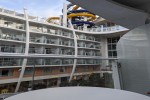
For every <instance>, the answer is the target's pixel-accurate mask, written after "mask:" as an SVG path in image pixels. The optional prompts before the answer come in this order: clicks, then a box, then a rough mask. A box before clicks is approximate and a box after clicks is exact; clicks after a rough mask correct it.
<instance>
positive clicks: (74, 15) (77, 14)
mask: <svg viewBox="0 0 150 100" xmlns="http://www.w3.org/2000/svg"><path fill="white" fill-rule="evenodd" d="M77 16H85V17H90V18H89V19H88V21H92V20H95V19H96V16H95V15H93V14H90V13H72V14H69V15H68V18H69V19H70V18H72V17H77Z"/></svg>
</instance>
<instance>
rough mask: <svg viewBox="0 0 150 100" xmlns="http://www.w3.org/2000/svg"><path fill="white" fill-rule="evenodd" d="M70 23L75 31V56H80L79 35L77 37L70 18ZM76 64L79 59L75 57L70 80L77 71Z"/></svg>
mask: <svg viewBox="0 0 150 100" xmlns="http://www.w3.org/2000/svg"><path fill="white" fill-rule="evenodd" d="M69 24H70V26H71V29H72V32H73V36H74V44H75V55H74V56H75V57H77V56H78V43H77V37H76V33H75V30H74V28H73V25H72V23H71V20H69ZM76 64H77V59H74V64H73V68H72V72H71V75H70V78H69V82H70V81H71V80H72V77H73V74H74V72H75V69H76Z"/></svg>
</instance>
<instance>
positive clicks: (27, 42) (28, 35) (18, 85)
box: [15, 9, 30, 93]
mask: <svg viewBox="0 0 150 100" xmlns="http://www.w3.org/2000/svg"><path fill="white" fill-rule="evenodd" d="M24 14H25V18H26V47H25V55H26V56H27V55H28V51H29V37H30V34H29V21H28V14H27V12H26V9H24ZM26 64H27V58H24V59H23V63H22V69H21V72H20V76H19V79H18V83H17V86H16V89H15V93H16V92H18V90H19V87H20V84H21V81H22V78H23V75H24V71H25V67H26Z"/></svg>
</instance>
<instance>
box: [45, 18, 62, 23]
mask: <svg viewBox="0 0 150 100" xmlns="http://www.w3.org/2000/svg"><path fill="white" fill-rule="evenodd" d="M59 19H60V18H59V17H50V18H48V19H47V22H51V20H59Z"/></svg>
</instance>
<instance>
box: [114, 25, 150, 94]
mask: <svg viewBox="0 0 150 100" xmlns="http://www.w3.org/2000/svg"><path fill="white" fill-rule="evenodd" d="M117 51H118V58H119V59H120V62H121V68H120V71H121V76H122V81H123V89H125V90H129V91H133V92H138V93H141V94H146V93H147V92H150V88H149V87H150V24H148V25H144V26H141V27H138V28H136V29H134V30H132V31H130V32H128V33H127V34H125V35H124V36H123V37H122V38H121V39H120V41H119V42H118V45H117Z"/></svg>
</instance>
